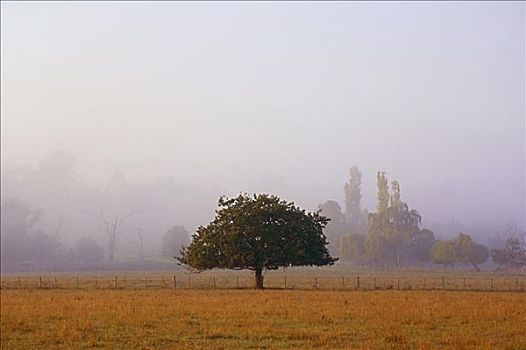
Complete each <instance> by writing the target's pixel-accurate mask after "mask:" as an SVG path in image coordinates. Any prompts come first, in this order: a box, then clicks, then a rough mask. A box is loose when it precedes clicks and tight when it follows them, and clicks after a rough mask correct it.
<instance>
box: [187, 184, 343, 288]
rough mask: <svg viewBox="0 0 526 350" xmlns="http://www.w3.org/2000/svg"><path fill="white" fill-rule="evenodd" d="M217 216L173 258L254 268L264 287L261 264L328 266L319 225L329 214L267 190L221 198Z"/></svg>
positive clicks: (197, 264)
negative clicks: (300, 205) (305, 206)
mask: <svg viewBox="0 0 526 350" xmlns="http://www.w3.org/2000/svg"><path fill="white" fill-rule="evenodd" d="M218 205H219V209H218V210H216V217H215V218H214V220H213V221H212V222H211V223H209V224H208V225H207V226H200V227H199V228H198V229H197V231H196V233H195V234H193V235H192V242H191V243H190V245H189V246H187V247H184V248H183V249H182V250H181V256H180V257H178V258H177V260H178V261H179V262H180V263H181V264H183V265H187V266H189V267H191V268H194V269H197V270H207V269H213V268H227V269H235V270H242V269H248V270H253V271H254V273H255V286H256V288H257V289H263V269H267V270H277V269H278V268H279V267H287V266H304V265H309V266H313V265H315V266H323V265H332V264H334V262H335V261H336V260H337V259H336V258H333V257H331V256H330V254H329V252H328V250H327V247H326V245H327V244H328V242H327V238H326V237H325V235H324V234H323V228H324V227H325V226H326V225H327V223H328V222H329V219H328V218H326V217H324V216H322V215H320V213H319V211H318V212H315V213H306V212H305V210H303V209H300V208H298V207H297V206H295V205H294V203H288V202H286V201H283V200H280V199H279V198H278V197H276V196H273V195H268V194H259V195H254V196H252V197H251V196H249V195H247V194H240V195H239V196H237V197H235V198H230V199H229V198H225V197H220V198H219V203H218Z"/></svg>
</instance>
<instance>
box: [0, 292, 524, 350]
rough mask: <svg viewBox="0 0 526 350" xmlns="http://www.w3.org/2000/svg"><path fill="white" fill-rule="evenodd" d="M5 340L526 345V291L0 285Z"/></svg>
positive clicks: (198, 345)
mask: <svg viewBox="0 0 526 350" xmlns="http://www.w3.org/2000/svg"><path fill="white" fill-rule="evenodd" d="M1 297H2V298H1V316H2V317H1V336H2V338H1V339H2V349H57V348H59V349H83V348H106V349H231V348H238V349H257V348H268V349H311V348H323V349H526V295H525V294H524V293H496V292H494V293H485V292H447V291H293V290H284V291H282V290H265V291H253V290H166V289H164V290H163V289H152V290H115V291H112V290H79V291H76V290H2V291H1Z"/></svg>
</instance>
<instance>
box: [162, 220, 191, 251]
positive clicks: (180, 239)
mask: <svg viewBox="0 0 526 350" xmlns="http://www.w3.org/2000/svg"><path fill="white" fill-rule="evenodd" d="M189 238H190V234H189V233H188V231H186V229H185V228H184V226H180V225H175V226H172V228H170V229H169V230H167V231H166V233H165V234H164V236H163V250H162V253H163V255H164V256H170V257H174V256H176V255H177V254H179V251H180V250H181V248H182V247H183V246H185V245H188V242H189V241H190V239H189Z"/></svg>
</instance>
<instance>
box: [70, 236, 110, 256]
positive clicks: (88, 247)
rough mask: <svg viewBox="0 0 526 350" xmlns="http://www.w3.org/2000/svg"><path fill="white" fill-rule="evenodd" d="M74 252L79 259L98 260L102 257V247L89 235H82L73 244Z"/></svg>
mask: <svg viewBox="0 0 526 350" xmlns="http://www.w3.org/2000/svg"><path fill="white" fill-rule="evenodd" d="M75 253H76V256H77V258H78V259H79V260H80V261H88V262H99V261H101V260H102V258H103V257H104V249H102V247H101V246H100V245H99V244H98V243H97V242H96V241H95V240H94V239H93V238H91V237H82V238H81V239H79V240H78V241H77V243H76V244H75Z"/></svg>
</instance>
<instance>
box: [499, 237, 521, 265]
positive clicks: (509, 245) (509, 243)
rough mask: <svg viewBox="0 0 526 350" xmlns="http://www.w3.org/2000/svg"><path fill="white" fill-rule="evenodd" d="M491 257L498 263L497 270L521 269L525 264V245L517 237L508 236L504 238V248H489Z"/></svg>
mask: <svg viewBox="0 0 526 350" xmlns="http://www.w3.org/2000/svg"><path fill="white" fill-rule="evenodd" d="M491 259H492V260H493V262H494V263H496V264H497V265H498V268H497V269H499V270H501V269H503V268H508V269H521V268H522V267H523V266H526V245H525V244H523V243H522V242H521V240H520V239H519V238H516V237H510V238H508V239H507V240H506V243H505V245H504V248H501V249H492V250H491Z"/></svg>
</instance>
